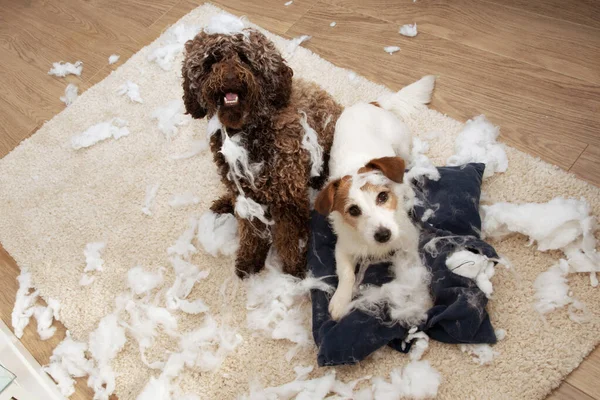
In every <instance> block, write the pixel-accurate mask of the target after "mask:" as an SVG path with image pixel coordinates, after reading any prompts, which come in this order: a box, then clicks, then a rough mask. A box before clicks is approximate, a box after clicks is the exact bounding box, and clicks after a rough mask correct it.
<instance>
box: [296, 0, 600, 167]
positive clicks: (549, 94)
mask: <svg viewBox="0 0 600 400" xmlns="http://www.w3.org/2000/svg"><path fill="white" fill-rule="evenodd" d="M330 21H337V25H336V26H335V28H331V27H330V26H329V23H330ZM396 31H397V26H396V25H395V24H392V23H388V22H385V21H382V20H379V19H376V18H370V17H367V16H365V15H362V14H359V13H356V12H354V11H352V10H349V9H346V8H342V7H337V6H332V5H330V4H326V3H322V2H321V3H318V4H316V5H315V6H314V7H313V8H311V9H310V11H309V12H307V14H305V15H304V16H303V17H302V18H300V20H299V21H298V22H297V23H296V24H295V25H294V26H293V27H292V28H291V29H290V30H289V31H288V32H287V35H288V36H299V35H302V34H310V35H312V36H313V38H312V39H311V40H309V41H308V42H306V43H305V44H304V45H305V46H306V47H308V48H309V49H311V50H313V51H315V52H317V53H318V54H319V55H321V56H323V57H324V58H326V59H327V60H329V61H331V62H333V63H334V64H336V65H339V66H342V67H346V68H350V69H353V70H355V71H357V72H359V73H361V74H363V75H365V76H366V77H367V78H369V79H371V80H374V81H375V82H378V83H381V84H384V85H387V86H389V87H390V88H392V89H399V88H400V87H402V86H404V85H406V84H407V83H410V82H411V81H414V80H415V79H418V78H419V77H421V76H423V75H426V74H435V75H438V76H439V79H438V83H437V84H436V93H435V95H434V107H436V108H437V109H438V110H440V111H442V112H444V113H447V114H448V115H450V116H452V117H454V118H458V119H461V120H465V119H468V118H471V117H473V116H475V115H478V114H481V113H484V114H486V115H487V116H488V117H490V119H491V120H492V121H493V122H495V123H497V124H499V125H500V126H501V128H502V130H501V132H502V135H503V137H504V138H506V140H507V142H509V143H510V144H512V145H514V146H515V147H517V148H519V149H522V150H526V151H528V152H530V153H532V154H535V155H538V156H540V157H542V158H543V159H545V160H547V161H550V162H552V163H554V164H557V165H559V166H561V167H563V168H565V169H568V168H570V167H571V165H572V164H573V163H574V162H575V160H576V159H577V158H578V157H579V155H580V154H581V152H582V151H583V149H584V148H585V147H586V145H587V143H586V142H583V140H582V138H584V137H585V138H587V137H591V136H594V135H595V132H596V131H597V126H598V122H599V121H598V118H599V116H598V115H595V114H593V113H592V112H590V111H589V110H587V109H586V107H592V103H593V104H594V106H595V105H599V106H600V102H599V101H598V100H599V99H598V95H597V94H598V93H600V89H599V88H597V87H591V86H589V85H587V84H584V83H582V82H579V81H576V80H574V79H572V78H569V77H564V79H563V77H562V76H561V75H558V74H555V73H553V72H551V71H547V70H540V68H539V67H534V66H531V65H529V64H525V63H521V62H519V61H516V60H512V59H509V58H505V57H502V56H498V55H495V54H490V53H485V52H483V51H480V50H477V49H473V48H471V47H469V46H463V45H462V44H460V43H456V42H453V41H449V40H445V39H440V38H439V37H436V36H433V35H429V34H426V33H422V34H420V35H419V36H417V38H414V39H418V40H414V39H412V38H410V39H408V38H401V37H400V35H398V34H397V32H396ZM389 45H399V46H400V47H401V49H402V50H401V51H400V52H398V53H395V54H393V55H388V54H386V53H385V52H384V51H383V47H384V46H389ZM489 71H495V73H494V74H490V73H489ZM507 77H510V78H508V79H507ZM575 98H581V103H587V104H586V105H584V106H582V108H577V107H573V106H571V107H570V108H567V106H568V105H569V104H572V103H573V100H574V99H575ZM549 99H552V102H553V103H554V104H558V103H560V104H563V105H564V106H565V108H564V109H562V110H557V109H556V108H555V107H552V106H551V105H550V104H549ZM596 140H600V139H598V138H596Z"/></svg>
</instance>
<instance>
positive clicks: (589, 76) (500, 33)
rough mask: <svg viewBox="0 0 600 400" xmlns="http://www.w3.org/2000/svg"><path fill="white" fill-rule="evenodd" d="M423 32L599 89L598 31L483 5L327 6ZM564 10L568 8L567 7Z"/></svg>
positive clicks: (349, 1)
mask: <svg viewBox="0 0 600 400" xmlns="http://www.w3.org/2000/svg"><path fill="white" fill-rule="evenodd" d="M327 1H328V2H329V3H331V4H335V5H339V6H343V7H346V8H349V9H352V10H355V11H358V12H360V13H364V14H366V15H370V16H373V17H374V16H378V17H379V18H382V19H385V20H386V21H390V22H394V23H396V24H398V25H399V26H400V25H404V24H408V23H415V22H416V23H417V26H418V29H419V31H420V32H425V33H429V34H432V35H436V36H439V37H442V38H444V39H449V40H454V41H459V42H460V43H461V44H463V45H467V46H471V47H474V48H477V49H480V50H485V51H488V52H491V53H496V54H499V55H502V56H505V57H508V58H513V59H516V60H520V61H523V62H525V63H529V64H532V65H536V66H540V67H543V68H546V69H548V70H551V71H554V72H558V73H561V74H564V75H568V76H571V77H577V78H580V79H583V80H586V81H588V82H593V83H600V68H599V67H600V58H599V57H593V56H592V57H590V55H594V54H596V55H598V54H600V34H599V32H598V30H597V29H594V28H590V27H587V26H584V25H578V24H573V23H570V22H567V21H563V20H557V19H555V18H549V17H546V16H543V15H539V14H532V13H528V12H515V10H514V9H511V8H508V7H504V6H502V5H499V4H495V3H488V2H486V1H484V0H453V1H446V0H432V1H417V2H416V3H413V2H412V1H406V0H405V1H403V2H402V3H401V6H395V5H397V4H398V2H397V0H372V1H369V2H365V1H362V0H327ZM565 7H570V6H569V5H567V2H565Z"/></svg>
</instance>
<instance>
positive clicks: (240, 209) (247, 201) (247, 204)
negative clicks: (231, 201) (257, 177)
mask: <svg viewBox="0 0 600 400" xmlns="http://www.w3.org/2000/svg"><path fill="white" fill-rule="evenodd" d="M265 209H266V207H265V206H263V205H261V204H258V203H257V202H255V201H254V200H252V199H251V198H249V197H246V196H243V195H239V196H238V197H237V199H236V200H235V213H236V214H237V216H238V217H240V218H244V219H247V220H249V221H252V220H253V219H254V218H256V219H258V220H259V221H260V222H262V223H263V224H265V225H273V224H274V222H273V221H270V220H269V219H267V217H266V215H265V213H266V211H265Z"/></svg>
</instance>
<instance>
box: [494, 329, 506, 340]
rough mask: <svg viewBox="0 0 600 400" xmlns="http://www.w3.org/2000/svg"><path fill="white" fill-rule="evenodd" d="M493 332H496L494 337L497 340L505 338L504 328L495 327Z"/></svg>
mask: <svg viewBox="0 0 600 400" xmlns="http://www.w3.org/2000/svg"><path fill="white" fill-rule="evenodd" d="M494 333H495V334H496V339H498V340H499V341H500V340H504V339H505V338H506V329H496V330H495V331H494Z"/></svg>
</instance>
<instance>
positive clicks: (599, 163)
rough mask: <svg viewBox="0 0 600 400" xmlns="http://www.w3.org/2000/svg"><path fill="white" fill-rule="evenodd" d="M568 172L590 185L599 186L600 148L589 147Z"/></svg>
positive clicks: (596, 146)
mask: <svg viewBox="0 0 600 400" xmlns="http://www.w3.org/2000/svg"><path fill="white" fill-rule="evenodd" d="M570 171H571V172H573V173H574V174H575V175H577V176H579V177H580V178H582V179H585V180H586V181H588V182H590V183H593V184H595V185H600V146H598V145H595V144H591V145H589V146H588V147H587V148H586V149H585V150H584V152H583V153H582V154H581V156H580V157H579V158H578V159H577V161H576V162H575V164H574V165H573V166H572V167H571V169H570Z"/></svg>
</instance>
